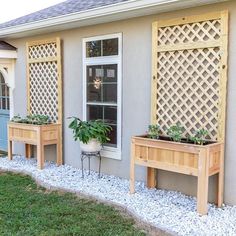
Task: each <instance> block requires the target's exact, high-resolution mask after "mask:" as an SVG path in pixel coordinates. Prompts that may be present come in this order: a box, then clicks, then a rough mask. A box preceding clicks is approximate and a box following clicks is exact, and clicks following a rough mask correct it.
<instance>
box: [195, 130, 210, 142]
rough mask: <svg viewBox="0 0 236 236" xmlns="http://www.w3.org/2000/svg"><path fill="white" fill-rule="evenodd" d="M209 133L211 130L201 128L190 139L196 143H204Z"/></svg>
mask: <svg viewBox="0 0 236 236" xmlns="http://www.w3.org/2000/svg"><path fill="white" fill-rule="evenodd" d="M208 134H209V132H208V131H207V130H205V129H199V130H197V131H196V132H195V135H194V136H190V140H191V141H192V142H193V143H194V144H198V145H203V144H204V142H205V139H206V136H207V135H208Z"/></svg>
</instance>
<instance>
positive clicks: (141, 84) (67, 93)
mask: <svg viewBox="0 0 236 236" xmlns="http://www.w3.org/2000/svg"><path fill="white" fill-rule="evenodd" d="M226 9H228V10H229V12H230V30H229V32H230V36H229V43H230V44H229V46H230V50H229V83H228V109H227V129H226V135H227V136H226V155H225V202H226V203H228V204H236V171H235V166H236V145H235V144H234V142H235V140H236V122H235V118H236V106H235V101H236V79H235V74H236V69H235V65H236V43H235V42H236V27H235V23H236V2H235V1H230V2H226V3H221V4H214V5H210V6H204V7H199V8H193V9H188V10H186V9H185V10H183V11H176V12H170V13H165V14H161V15H152V16H146V17H140V18H135V19H130V20H126V21H119V22H113V23H109V24H102V25H96V26H91V27H84V28H79V29H74V30H68V31H63V32H58V33H54V34H48V35H42V36H40V37H38V36H37V37H33V38H23V39H16V40H11V41H9V43H11V44H12V45H14V46H15V47H17V48H18V59H17V62H16V89H15V91H14V104H15V114H18V113H20V114H25V113H26V60H25V59H26V55H25V51H26V50H25V44H26V41H29V40H35V39H41V38H42V39H44V38H48V37H53V36H59V37H60V38H61V39H62V41H63V79H64V160H65V163H66V164H69V165H73V166H75V167H79V166H80V162H79V144H78V143H76V142H74V141H73V138H72V132H71V131H70V130H69V129H68V128H67V127H68V120H67V119H66V118H67V117H69V116H72V115H75V116H79V117H82V102H83V101H82V80H83V79H82V39H83V38H84V37H90V36H96V35H103V34H111V33H120V32H122V33H123V78H122V160H121V161H117V160H112V159H108V158H104V159H103V163H102V171H103V172H104V173H108V174H113V175H118V176H122V177H125V178H129V163H130V137H131V136H132V135H135V134H142V133H144V132H145V131H146V129H147V126H148V124H149V122H150V99H151V98H150V97H151V96H150V91H151V85H150V83H151V23H152V22H153V21H154V20H158V19H168V18H175V17H182V16H186V15H194V14H202V13H207V12H210V11H219V10H226ZM131 94H132V96H131ZM49 149H50V150H47V155H46V157H47V158H48V159H55V152H54V151H53V150H52V149H51V148H49ZM15 152H16V153H22V154H23V146H22V145H21V144H18V145H16V146H15ZM96 164H97V163H96V161H95V160H94V162H93V165H92V166H93V168H95V167H97V165H96ZM145 175H146V170H145V168H142V167H137V168H136V177H137V179H139V180H144V179H145ZM158 186H159V187H160V188H166V189H172V190H178V191H182V192H184V193H186V194H190V195H196V190H197V181H196V178H194V177H190V176H185V175H180V174H175V173H169V172H164V171H158ZM209 193H210V200H211V201H212V200H214V197H215V195H216V177H212V178H210V187H209Z"/></svg>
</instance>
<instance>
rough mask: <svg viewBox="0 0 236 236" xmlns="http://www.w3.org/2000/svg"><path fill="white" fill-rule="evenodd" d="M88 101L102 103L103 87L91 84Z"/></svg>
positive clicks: (88, 90)
mask: <svg viewBox="0 0 236 236" xmlns="http://www.w3.org/2000/svg"><path fill="white" fill-rule="evenodd" d="M87 101H88V102H101V101H102V87H101V85H99V84H97V85H96V84H89V85H88V86H87Z"/></svg>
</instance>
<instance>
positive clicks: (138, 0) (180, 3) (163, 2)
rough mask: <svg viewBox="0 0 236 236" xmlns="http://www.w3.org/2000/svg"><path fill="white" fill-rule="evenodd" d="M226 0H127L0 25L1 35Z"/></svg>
mask: <svg viewBox="0 0 236 236" xmlns="http://www.w3.org/2000/svg"><path fill="white" fill-rule="evenodd" d="M225 1H228V0H130V1H127V2H122V3H118V4H113V5H107V6H104V7H99V8H95V9H90V10H86V11H83V12H77V13H73V14H68V15H62V16H59V17H53V18H48V19H45V20H40V21H35V22H30V23H27V24H21V25H17V26H13V27H8V28H3V29H0V38H2V39H10V38H20V37H27V36H32V35H37V34H42V33H49V32H56V31H60V30H65V29H73V28H79V27H82V26H89V25H95V24H100V23H107V22H112V21H117V20H123V19H129V18H133V17H139V16H145V15H150V14H157V13H162V12H168V11H174V10H179V9H183V8H190V7H197V6H202V5H207V4H213V3H220V2H225Z"/></svg>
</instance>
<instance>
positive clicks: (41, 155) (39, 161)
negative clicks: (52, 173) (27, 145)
mask: <svg viewBox="0 0 236 236" xmlns="http://www.w3.org/2000/svg"><path fill="white" fill-rule="evenodd" d="M37 165H38V168H39V169H40V170H42V169H43V167H44V146H43V145H37Z"/></svg>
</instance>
